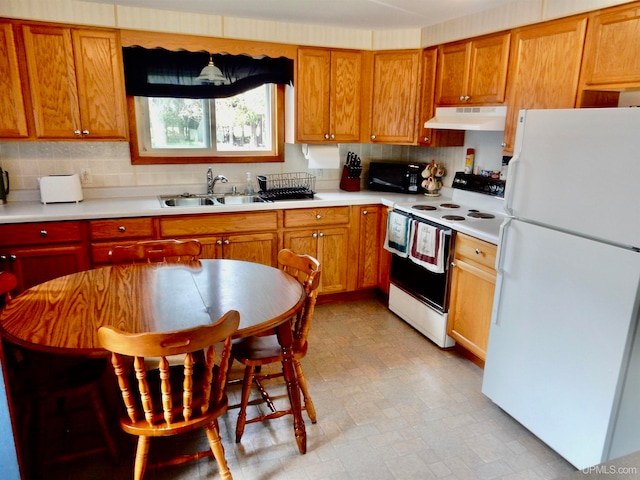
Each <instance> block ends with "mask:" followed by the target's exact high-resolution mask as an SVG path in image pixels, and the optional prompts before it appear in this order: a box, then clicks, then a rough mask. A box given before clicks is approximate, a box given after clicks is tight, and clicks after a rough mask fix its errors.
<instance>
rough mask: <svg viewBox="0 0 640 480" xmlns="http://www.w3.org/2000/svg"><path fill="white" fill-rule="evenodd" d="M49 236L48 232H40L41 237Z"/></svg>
mask: <svg viewBox="0 0 640 480" xmlns="http://www.w3.org/2000/svg"><path fill="white" fill-rule="evenodd" d="M47 234H48V232H47V231H46V230H40V236H41V237H46V236H47Z"/></svg>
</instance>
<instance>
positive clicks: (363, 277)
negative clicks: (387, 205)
mask: <svg viewBox="0 0 640 480" xmlns="http://www.w3.org/2000/svg"><path fill="white" fill-rule="evenodd" d="M383 209H384V207H382V206H381V205H363V206H358V207H353V210H354V213H355V214H356V215H357V220H358V224H357V227H358V237H357V239H358V276H357V280H356V288H357V289H358V290H361V289H367V288H376V287H377V286H378V267H379V263H380V250H381V248H382V247H381V240H384V239H383V238H382V237H381V231H382V223H381V221H382V211H383ZM385 226H386V225H385Z"/></svg>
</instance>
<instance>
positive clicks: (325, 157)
mask: <svg viewBox="0 0 640 480" xmlns="http://www.w3.org/2000/svg"><path fill="white" fill-rule="evenodd" d="M302 153H303V154H304V158H306V159H307V160H309V168H340V152H339V149H338V146H337V145H303V146H302Z"/></svg>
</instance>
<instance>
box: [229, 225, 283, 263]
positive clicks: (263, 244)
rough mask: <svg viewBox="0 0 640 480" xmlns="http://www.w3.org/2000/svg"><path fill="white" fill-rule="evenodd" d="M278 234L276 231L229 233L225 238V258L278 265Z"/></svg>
mask: <svg viewBox="0 0 640 480" xmlns="http://www.w3.org/2000/svg"><path fill="white" fill-rule="evenodd" d="M277 248H278V236H277V234H275V233H256V234H247V235H229V236H226V237H225V238H224V239H223V247H222V249H223V252H224V258H229V259H233V260H245V261H247V262H255V263H262V264H264V265H269V266H271V267H277V265H278V261H277Z"/></svg>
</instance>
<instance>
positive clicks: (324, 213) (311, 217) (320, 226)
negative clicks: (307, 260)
mask: <svg viewBox="0 0 640 480" xmlns="http://www.w3.org/2000/svg"><path fill="white" fill-rule="evenodd" d="M350 219H351V210H350V207H326V208H301V209H293V210H285V211H284V227H285V230H284V231H283V234H282V235H283V244H284V247H285V248H290V249H291V250H293V251H294V252H296V253H304V254H309V255H312V256H313V257H315V258H317V259H318V261H319V262H320V265H321V268H322V275H321V276H320V290H319V292H320V293H338V292H346V291H348V290H349V276H348V273H349V268H350V265H349V258H350V256H349V245H350V244H349V238H350V236H349V233H350V228H351V227H350Z"/></svg>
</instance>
